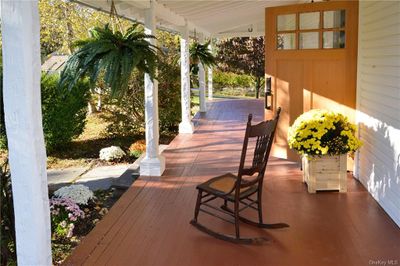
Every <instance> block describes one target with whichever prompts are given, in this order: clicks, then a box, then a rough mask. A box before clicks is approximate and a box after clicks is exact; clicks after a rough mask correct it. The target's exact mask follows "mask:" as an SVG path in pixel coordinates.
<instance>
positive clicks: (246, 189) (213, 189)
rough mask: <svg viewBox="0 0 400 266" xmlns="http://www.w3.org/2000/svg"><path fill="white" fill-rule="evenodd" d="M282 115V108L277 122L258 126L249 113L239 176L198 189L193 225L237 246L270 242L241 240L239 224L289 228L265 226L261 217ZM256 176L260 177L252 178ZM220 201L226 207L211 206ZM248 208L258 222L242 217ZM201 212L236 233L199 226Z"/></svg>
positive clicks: (216, 179) (281, 225)
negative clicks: (252, 141)
mask: <svg viewBox="0 0 400 266" xmlns="http://www.w3.org/2000/svg"><path fill="white" fill-rule="evenodd" d="M280 112H281V108H278V109H277V111H276V115H275V118H274V119H272V120H269V121H264V122H261V123H259V124H257V125H251V120H252V115H251V114H249V117H248V122H247V127H246V132H245V137H244V142H243V149H242V155H241V159H240V165H239V171H238V175H237V176H236V175H234V174H232V173H227V174H224V175H221V176H217V177H214V178H212V179H210V180H208V181H206V182H204V183H202V184H200V185H198V186H197V187H196V188H197V190H198V196H197V202H196V207H195V211H194V219H193V220H191V222H190V223H191V224H192V225H193V226H195V227H196V228H197V229H199V230H200V231H202V232H204V233H207V234H209V235H211V236H213V237H216V238H218V239H222V240H226V241H230V242H234V243H239V244H261V243H263V242H265V241H268V239H266V238H260V237H256V238H241V237H240V233H239V221H242V222H244V223H247V224H250V225H253V226H257V227H259V228H265V229H275V228H284V227H289V225H287V224H285V223H275V224H265V223H263V215H262V187H263V179H264V173H265V169H266V166H267V162H268V157H269V153H270V150H271V146H272V142H273V138H274V135H275V129H276V126H277V123H278V120H279V114H280ZM252 138H253V139H256V145H255V149H254V155H253V161H252V165H251V167H248V168H245V161H246V153H247V147H248V143H249V139H252ZM255 174H257V175H256V176H255V177H253V176H254V175H255ZM246 176H247V177H249V178H246V179H244V178H243V177H246ZM253 195H255V197H256V198H255V199H253V198H252V196H253ZM218 198H220V199H223V201H224V204H223V205H222V206H221V207H220V208H217V207H215V206H213V205H210V204H209V202H210V201H212V200H215V199H218ZM228 202H232V203H233V208H230V207H228ZM254 205H255V206H254ZM202 206H205V207H208V209H205V208H204V207H203V208H202ZM247 208H251V209H253V210H256V211H257V212H258V222H255V221H252V220H249V219H247V218H245V217H243V216H242V215H240V212H242V211H243V210H245V209H247ZM209 209H213V210H215V211H218V212H220V213H224V214H225V215H229V216H231V217H233V218H234V221H231V220H229V219H227V218H226V217H223V216H220V215H218V214H216V213H213V212H211V211H210V210H209ZM200 211H201V212H204V213H206V214H209V215H212V216H214V217H216V218H219V219H222V220H224V221H226V222H229V223H232V224H234V225H235V231H236V234H235V236H233V235H226V234H221V233H217V232H215V231H213V230H211V229H209V228H207V227H205V226H204V225H202V224H200V223H199V222H198V221H197V218H198V215H199V212H200Z"/></svg>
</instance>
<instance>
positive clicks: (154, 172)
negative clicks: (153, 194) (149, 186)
mask: <svg viewBox="0 0 400 266" xmlns="http://www.w3.org/2000/svg"><path fill="white" fill-rule="evenodd" d="M164 170H165V158H164V156H162V155H159V156H158V157H156V158H147V157H146V156H145V157H144V158H143V160H142V161H141V162H140V175H143V176H162V174H163V172H164Z"/></svg>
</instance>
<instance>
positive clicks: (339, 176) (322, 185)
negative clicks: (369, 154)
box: [302, 154, 347, 193]
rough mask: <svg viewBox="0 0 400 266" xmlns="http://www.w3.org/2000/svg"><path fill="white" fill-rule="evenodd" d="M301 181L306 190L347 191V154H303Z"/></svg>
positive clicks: (310, 191)
mask: <svg viewBox="0 0 400 266" xmlns="http://www.w3.org/2000/svg"><path fill="white" fill-rule="evenodd" d="M302 165H303V182H306V183H307V187H308V192H309V193H315V192H316V191H318V190H320V191H321V190H339V191H340V192H346V191H347V155H346V154H343V155H336V156H330V155H324V156H315V157H314V156H310V157H306V156H303V158H302Z"/></svg>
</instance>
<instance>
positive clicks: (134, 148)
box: [129, 140, 146, 158]
mask: <svg viewBox="0 0 400 266" xmlns="http://www.w3.org/2000/svg"><path fill="white" fill-rule="evenodd" d="M144 152H146V143H145V141H144V140H138V141H136V142H135V143H132V145H131V146H130V147H129V155H130V156H134V157H136V158H139V157H140V155H142V153H144Z"/></svg>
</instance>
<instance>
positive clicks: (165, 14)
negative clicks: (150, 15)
mask: <svg viewBox="0 0 400 266" xmlns="http://www.w3.org/2000/svg"><path fill="white" fill-rule="evenodd" d="M155 9H156V17H157V18H159V19H161V20H163V21H166V22H168V23H171V24H174V25H176V26H184V25H185V19H184V18H183V17H182V16H179V15H177V14H176V13H174V12H172V11H171V9H169V8H167V7H165V6H164V5H163V4H160V3H156V5H155Z"/></svg>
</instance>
